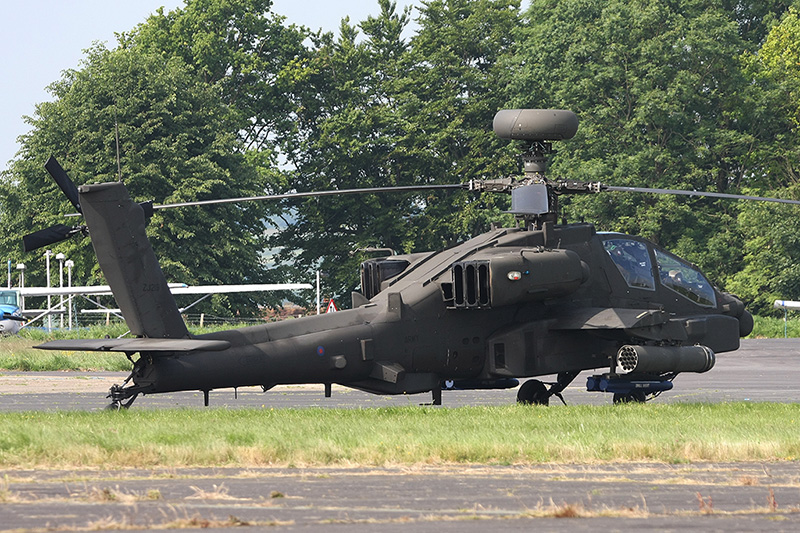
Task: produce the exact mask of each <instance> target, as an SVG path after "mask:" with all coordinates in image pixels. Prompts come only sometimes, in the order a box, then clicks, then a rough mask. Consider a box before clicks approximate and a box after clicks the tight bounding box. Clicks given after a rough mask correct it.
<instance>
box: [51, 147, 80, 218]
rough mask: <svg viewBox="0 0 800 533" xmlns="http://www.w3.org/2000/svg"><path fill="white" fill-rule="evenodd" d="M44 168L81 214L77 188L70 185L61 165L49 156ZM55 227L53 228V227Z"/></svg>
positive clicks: (72, 184)
mask: <svg viewBox="0 0 800 533" xmlns="http://www.w3.org/2000/svg"><path fill="white" fill-rule="evenodd" d="M44 168H46V169H47V172H48V173H50V175H51V176H52V177H53V179H54V180H55V181H56V183H57V184H58V186H59V187H61V190H62V191H64V194H65V195H66V196H67V198H69V201H70V202H72V205H74V206H75V209H77V210H78V213H80V212H81V203H80V198H79V197H78V188H77V187H76V186H75V184H74V183H72V180H71V179H69V176H67V173H66V172H65V171H64V169H63V168H61V165H60V164H58V161H56V158H55V157H53V156H50V159H48V160H47V163H45V165H44ZM54 227H55V226H54Z"/></svg>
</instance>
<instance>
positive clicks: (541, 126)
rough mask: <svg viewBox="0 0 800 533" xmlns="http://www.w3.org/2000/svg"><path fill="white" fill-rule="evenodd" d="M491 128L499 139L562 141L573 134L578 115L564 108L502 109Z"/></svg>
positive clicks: (575, 129)
mask: <svg viewBox="0 0 800 533" xmlns="http://www.w3.org/2000/svg"><path fill="white" fill-rule="evenodd" d="M493 128H494V133H495V135H497V136H498V137H500V138H501V139H520V140H523V141H563V140H565V139H571V138H573V137H574V136H575V133H576V132H577V131H578V117H577V116H576V115H575V113H573V112H572V111H568V110H565V109H502V110H500V111H498V112H497V114H496V115H495V116H494V123H493Z"/></svg>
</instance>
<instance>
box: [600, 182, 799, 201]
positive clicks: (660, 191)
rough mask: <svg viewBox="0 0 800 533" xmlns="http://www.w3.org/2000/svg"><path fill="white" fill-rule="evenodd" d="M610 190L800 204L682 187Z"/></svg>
mask: <svg viewBox="0 0 800 533" xmlns="http://www.w3.org/2000/svg"><path fill="white" fill-rule="evenodd" d="M604 187H605V189H607V190H609V191H621V192H644V193H651V194H678V195H681V196H708V197H711V198H726V199H729V200H756V201H759V202H774V203H779V204H794V205H800V200H785V199H783V198H768V197H764V196H747V195H743V194H728V193H724V192H705V191H684V190H681V189H648V188H644V187H617V186H613V185H604Z"/></svg>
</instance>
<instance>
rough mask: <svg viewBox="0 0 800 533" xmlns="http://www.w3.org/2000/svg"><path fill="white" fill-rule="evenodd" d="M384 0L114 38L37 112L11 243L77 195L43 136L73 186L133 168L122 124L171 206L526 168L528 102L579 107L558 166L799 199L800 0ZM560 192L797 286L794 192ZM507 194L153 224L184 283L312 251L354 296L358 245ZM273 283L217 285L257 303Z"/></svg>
mask: <svg viewBox="0 0 800 533" xmlns="http://www.w3.org/2000/svg"><path fill="white" fill-rule="evenodd" d="M378 5H379V8H380V10H379V13H378V14H377V15H376V16H373V17H369V18H367V20H364V21H360V22H354V21H350V20H348V19H345V20H343V21H342V23H341V26H340V29H339V31H338V32H337V33H336V34H331V33H320V32H315V31H312V30H309V29H306V28H298V27H295V26H290V25H287V24H286V23H285V21H284V20H283V19H282V18H281V17H280V16H279V15H276V14H275V13H273V12H272V10H271V1H270V0H187V1H186V5H185V6H184V7H183V8H181V9H177V10H175V11H172V12H167V13H165V12H163V11H160V12H158V13H156V14H155V15H153V16H151V17H150V18H149V19H148V20H146V21H145V22H144V23H142V24H141V25H139V26H138V27H136V28H134V29H132V30H131V31H130V32H129V33H127V34H124V35H122V36H120V38H119V42H118V43H117V45H116V47H115V48H113V49H107V48H105V47H103V46H97V47H95V48H94V49H92V50H91V51H89V52H88V53H87V56H86V58H85V60H84V62H83V64H82V65H81V66H80V67H79V68H78V69H76V70H73V71H68V72H66V73H65V74H64V76H63V78H62V79H61V80H58V81H56V82H55V83H54V84H53V85H52V86H51V92H52V94H53V97H54V100H53V101H52V102H45V103H42V104H40V105H39V106H38V107H37V110H36V113H35V115H34V116H33V117H31V118H30V124H31V126H32V130H31V133H30V134H29V135H27V136H25V137H24V138H23V139H22V140H21V152H20V156H19V158H18V159H17V160H16V161H15V162H14V164H13V166H12V167H11V169H10V171H9V172H8V173H7V174H6V175H4V176H3V179H2V183H1V184H0V216H2V221H3V224H4V226H5V227H6V228H7V231H6V232H4V236H3V237H2V239H1V240H0V249H2V251H3V252H4V255H5V256H6V257H8V258H10V259H11V260H12V261H19V260H26V259H25V258H23V257H22V255H21V251H20V246H19V243H18V236H19V235H20V234H23V233H26V232H28V231H31V230H35V229H39V228H41V227H45V226H47V225H50V224H53V223H55V222H61V221H63V219H61V218H60V217H59V215H60V214H61V213H64V212H65V211H68V210H69V209H68V207H67V204H66V203H65V201H64V200H63V199H62V198H61V195H60V193H58V192H57V191H56V190H55V187H54V185H52V184H51V183H50V181H49V180H48V179H45V175H44V172H43V171H42V164H43V163H44V161H45V160H46V158H47V157H48V156H49V155H50V154H53V155H55V156H56V157H57V158H59V159H60V160H61V161H62V164H64V166H65V167H66V168H67V170H68V171H69V172H70V173H71V175H72V177H73V178H74V179H75V180H76V181H77V182H78V183H83V182H86V181H89V180H110V179H116V178H117V164H116V147H115V146H116V141H115V124H118V129H119V137H120V149H121V150H120V166H121V175H122V178H123V179H124V180H125V182H126V184H127V185H128V186H129V188H130V189H131V191H132V194H133V195H134V197H136V198H142V199H146V198H154V199H155V200H156V202H158V203H161V202H172V201H178V200H188V199H195V198H203V199H204V198H212V197H233V196H245V195H249V194H264V193H272V192H287V191H293V190H298V191H306V190H327V189H336V188H339V189H347V188H354V187H372V186H383V185H418V184H430V183H461V182H465V181H468V180H470V179H477V178H482V177H498V176H505V175H509V174H512V173H514V172H517V170H518V164H517V162H516V159H515V151H516V150H517V147H516V146H514V145H513V144H512V143H507V142H505V141H500V140H499V139H496V138H495V137H494V135H493V134H492V132H491V121H492V117H493V116H494V113H495V112H496V111H497V110H498V109H501V108H503V107H512V106H513V107H536V108H542V107H557V108H566V109H571V110H573V111H575V112H576V113H577V114H578V116H579V117H580V120H581V128H580V130H579V133H578V135H577V137H576V138H575V139H573V140H571V141H569V142H565V143H558V144H559V145H558V146H557V150H558V153H557V155H556V157H555V160H554V161H553V163H552V165H551V175H552V176H557V177H565V178H574V179H589V180H599V181H603V182H607V183H611V184H614V185H635V186H650V187H663V188H688V189H695V190H711V191H720V192H733V193H739V192H749V193H757V194H759V195H763V196H782V197H800V195H798V191H797V171H798V155H800V142H799V140H798V136H797V128H798V127H799V126H800V57H799V56H798V55H799V54H800V52H799V51H800V17H799V15H798V13H800V11H798V8H800V6H795V7H792V2H789V1H777V0H774V1H767V2H761V1H759V2H755V1H753V0H750V1H747V0H744V1H742V0H737V1H735V2H734V1H730V0H716V1H710V2H709V1H699V0H677V1H674V2H662V1H658V0H634V1H627V0H626V1H623V0H609V1H607V2H602V3H596V2H586V1H584V0H559V1H555V0H532V1H531V2H530V3H527V2H526V3H525V4H524V5H520V3H519V0H428V1H425V2H422V3H421V5H420V6H418V7H417V8H415V9H416V12H413V11H412V10H411V9H410V8H398V6H397V5H396V4H395V3H393V2H391V1H390V0H379V1H378ZM412 19H413V20H415V21H416V24H417V25H416V26H415V29H414V31H413V32H412V31H410V30H409V25H410V24H411V21H412ZM563 205H564V215H565V216H567V217H568V218H569V219H572V220H577V219H579V218H584V219H586V220H590V221H592V222H594V223H596V224H597V226H598V228H599V229H603V230H619V231H625V232H629V233H635V234H639V235H643V236H645V237H647V238H650V239H652V240H654V241H656V242H659V243H660V244H662V245H664V246H666V247H667V248H670V249H672V250H674V251H676V252H677V253H679V254H681V255H684V256H685V257H686V258H687V259H689V260H691V261H693V262H695V263H697V264H698V265H699V266H701V267H702V268H703V269H704V270H705V271H707V272H708V273H709V275H710V277H711V278H712V279H714V280H715V281H716V282H717V283H718V284H719V285H721V286H722V287H723V288H726V289H728V290H733V291H735V292H737V293H739V294H740V295H741V296H743V297H744V298H745V299H746V300H748V301H749V302H751V307H752V309H754V310H755V311H756V312H761V313H767V312H769V303H770V301H771V299H774V298H776V297H781V298H792V299H800V267H798V266H797V265H798V260H800V240H799V239H798V238H797V235H800V231H798V230H800V228H798V227H797V225H798V224H797V222H796V220H798V219H799V217H797V216H796V208H792V207H785V206H783V207H781V206H772V205H764V204H754V203H749V204H746V203H743V202H732V201H721V200H720V201H712V200H708V199H698V198H684V197H681V198H676V197H657V196H643V195H627V196H626V195H620V194H608V195H603V196H597V197H591V198H588V197H584V198H572V199H566V200H565V201H564V202H563ZM506 207H507V198H505V197H503V196H493V195H488V194H484V195H480V196H477V195H474V194H469V193H466V192H460V193H452V192H448V193H425V194H393V195H372V196H357V197H356V196H346V197H337V198H325V199H314V200H306V201H302V202H294V203H272V204H261V205H259V204H254V203H248V204H239V205H228V206H225V207H218V208H203V209H193V210H184V211H181V212H164V213H163V214H161V213H160V214H159V215H157V217H156V218H155V220H154V223H152V224H151V226H150V228H149V231H150V234H151V238H152V240H153V241H154V246H155V248H156V252H157V253H158V254H159V255H160V257H162V261H163V263H162V264H163V267H164V270H165V272H166V273H167V276H168V278H170V281H172V280H175V281H186V282H204V283H218V282H230V283H233V282H245V281H264V280H276V281H277V280H281V279H289V278H291V279H294V280H308V279H310V278H311V275H312V274H311V272H312V271H313V270H316V269H319V270H321V271H322V272H323V273H324V274H325V275H326V277H325V278H324V279H325V285H326V292H328V295H330V296H335V297H337V298H338V299H341V298H343V297H344V298H346V295H348V294H349V292H350V291H351V290H357V288H358V264H359V263H360V261H362V260H363V259H364V258H366V257H368V256H369V254H368V253H364V252H359V251H358V250H359V249H361V248H365V247H379V248H391V249H393V250H396V251H398V252H415V251H423V250H429V249H435V248H438V247H442V246H447V245H451V244H454V243H455V242H459V241H461V240H463V239H466V238H468V237H469V236H471V235H474V234H476V233H478V232H480V231H482V230H484V229H485V228H486V227H487V226H488V225H489V224H490V223H491V222H492V221H495V220H498V219H502V218H504V216H505V215H503V211H504V210H505V209H506ZM268 249H269V250H271V255H269V257H270V258H271V260H270V261H268V260H267V259H266V258H267V257H268V256H267V255H265V251H266V250H268ZM54 251H63V252H65V253H66V254H67V255H69V256H70V257H71V258H72V259H73V260H75V261H76V263H77V264H78V268H77V269H76V272H78V273H80V274H79V278H80V279H78V280H76V281H77V282H79V283H84V282H96V281H98V278H99V276H100V274H99V272H97V269H96V267H94V266H93V265H94V259H93V256H92V254H91V250H90V246H89V244H88V241H86V240H83V241H79V240H75V241H70V242H67V243H63V244H59V245H58V246H57V247H54ZM27 261H28V262H29V263H34V262H36V263H38V262H39V261H33V260H30V259H28V260H27ZM32 275H33V281H34V282H36V281H39V282H41V278H42V277H43V274H42V273H37V272H32ZM265 303H269V302H268V300H265V299H263V297H262V299H261V300H250V299H245V298H241V299H227V298H226V299H219V300H217V301H216V303H215V305H216V309H217V310H218V311H219V310H226V312H228V313H244V314H249V313H253V312H255V311H256V310H257V305H256V304H258V305H263V304H265ZM340 303H344V304H345V305H346V303H347V302H346V301H345V302H340Z"/></svg>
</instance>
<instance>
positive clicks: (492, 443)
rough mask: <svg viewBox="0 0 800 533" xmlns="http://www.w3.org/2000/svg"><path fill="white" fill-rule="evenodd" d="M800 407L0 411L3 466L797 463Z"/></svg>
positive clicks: (734, 405)
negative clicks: (645, 462)
mask: <svg viewBox="0 0 800 533" xmlns="http://www.w3.org/2000/svg"><path fill="white" fill-rule="evenodd" d="M798 435H800V404H768V403H755V404H751V403H729V404H714V405H709V404H672V405H657V404H644V405H639V404H635V405H616V406H599V407H598V406H573V407H564V406H554V407H550V408H546V407H538V406H537V407H531V406H517V405H511V406H505V407H461V408H443V407H392V408H371V409H322V408H310V409H279V410H273V409H241V410H238V409H237V410H225V409H204V410H163V411H144V410H135V409H134V410H130V411H124V410H123V411H119V412H113V411H106V412H92V413H87V412H48V413H39V412H36V413H33V412H30V413H5V414H0V466H2V467H3V468H72V467H80V466H86V465H96V466H102V467H103V468H125V467H135V468H152V467H171V466H174V467H179V466H237V467H248V466H251V467H253V466H265V465H275V466H298V467H299V466H305V465H315V466H319V465H348V466H361V465H363V466H374V465H392V464H409V465H414V464H445V463H461V464H503V465H506V464H537V463H598V462H618V461H656V462H667V463H680V462H698V461H723V462H730V461H796V460H798V459H800V437H798Z"/></svg>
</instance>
